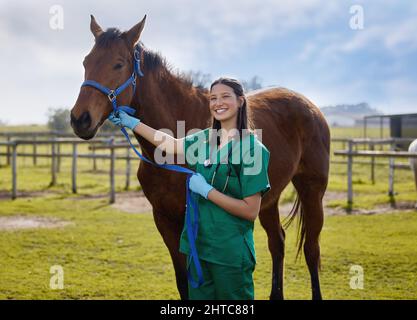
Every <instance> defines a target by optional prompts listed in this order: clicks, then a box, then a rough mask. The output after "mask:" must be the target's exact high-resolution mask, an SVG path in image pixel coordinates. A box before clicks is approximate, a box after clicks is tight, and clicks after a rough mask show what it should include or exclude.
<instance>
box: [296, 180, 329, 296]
mask: <svg viewBox="0 0 417 320" xmlns="http://www.w3.org/2000/svg"><path fill="white" fill-rule="evenodd" d="M292 181H293V184H294V186H295V188H296V189H297V192H298V195H299V197H300V200H301V210H302V220H303V221H302V224H303V226H304V228H305V241H304V256H305V259H306V262H307V266H308V270H309V272H310V277H311V289H312V298H313V300H320V299H321V298H322V297H321V291H320V281H319V268H320V245H319V236H320V232H321V229H322V227H323V215H324V214H323V204H322V199H323V195H324V192H325V190H326V186H327V176H325V177H322V178H319V177H317V176H315V175H313V176H308V175H305V174H298V175H296V176H294V177H293V179H292Z"/></svg>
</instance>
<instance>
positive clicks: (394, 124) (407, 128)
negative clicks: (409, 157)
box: [363, 113, 417, 149]
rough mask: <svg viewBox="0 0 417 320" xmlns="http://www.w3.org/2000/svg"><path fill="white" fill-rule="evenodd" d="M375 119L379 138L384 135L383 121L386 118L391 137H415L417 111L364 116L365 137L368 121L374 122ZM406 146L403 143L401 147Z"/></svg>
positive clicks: (416, 135) (416, 131)
mask: <svg viewBox="0 0 417 320" xmlns="http://www.w3.org/2000/svg"><path fill="white" fill-rule="evenodd" d="M377 119H378V120H379V128H380V138H383V137H384V123H385V122H386V121H387V120H388V123H389V133H390V134H389V136H390V137H391V138H417V113H406V114H386V115H372V116H365V117H364V118H363V120H364V121H363V126H364V127H363V128H364V129H363V131H364V138H367V127H368V124H369V122H370V121H372V122H374V121H375V120H377ZM407 146H408V144H407ZM407 146H405V145H404V146H403V147H402V148H401V149H404V148H406V147H407Z"/></svg>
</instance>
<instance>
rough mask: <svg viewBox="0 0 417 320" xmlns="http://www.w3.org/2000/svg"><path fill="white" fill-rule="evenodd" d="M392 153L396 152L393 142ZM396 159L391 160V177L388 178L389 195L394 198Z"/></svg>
mask: <svg viewBox="0 0 417 320" xmlns="http://www.w3.org/2000/svg"><path fill="white" fill-rule="evenodd" d="M390 150H391V151H394V150H395V143H394V142H391V147H390ZM394 161H395V159H394V157H390V158H389V177H388V195H389V196H390V197H392V196H393V195H394V165H395V162H394Z"/></svg>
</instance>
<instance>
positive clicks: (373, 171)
mask: <svg viewBox="0 0 417 320" xmlns="http://www.w3.org/2000/svg"><path fill="white" fill-rule="evenodd" d="M370 149H371V151H374V150H375V145H374V144H373V143H372V142H371V145H370ZM371 181H372V184H375V157H374V156H372V157H371Z"/></svg>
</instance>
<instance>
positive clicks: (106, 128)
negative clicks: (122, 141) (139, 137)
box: [100, 120, 120, 133]
mask: <svg viewBox="0 0 417 320" xmlns="http://www.w3.org/2000/svg"><path fill="white" fill-rule="evenodd" d="M119 131H120V127H118V126H116V125H114V124H113V123H111V122H110V121H107V120H106V121H104V123H103V125H102V126H101V127H100V132H103V133H118V132H119Z"/></svg>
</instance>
